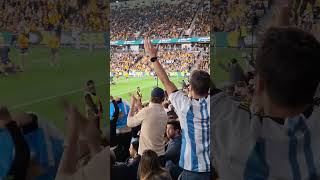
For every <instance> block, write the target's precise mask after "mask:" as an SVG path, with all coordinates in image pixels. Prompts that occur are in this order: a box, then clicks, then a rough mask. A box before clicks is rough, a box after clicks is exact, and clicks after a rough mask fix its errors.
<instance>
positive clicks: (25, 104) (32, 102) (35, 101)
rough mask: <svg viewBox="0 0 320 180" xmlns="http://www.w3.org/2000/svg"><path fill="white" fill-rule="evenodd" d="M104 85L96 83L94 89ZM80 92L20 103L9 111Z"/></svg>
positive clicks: (73, 91)
mask: <svg viewBox="0 0 320 180" xmlns="http://www.w3.org/2000/svg"><path fill="white" fill-rule="evenodd" d="M105 84H106V83H98V84H97V85H96V87H100V86H102V85H105ZM81 91H84V88H81V89H75V90H72V91H68V92H66V93H63V94H59V95H55V96H49V97H44V98H40V99H37V100H34V101H30V102H26V103H22V104H17V105H14V106H12V107H11V109H18V108H20V107H23V106H29V105H32V104H36V103H40V102H43V101H47V100H51V99H55V98H58V97H62V96H66V95H70V94H74V93H77V92H81Z"/></svg>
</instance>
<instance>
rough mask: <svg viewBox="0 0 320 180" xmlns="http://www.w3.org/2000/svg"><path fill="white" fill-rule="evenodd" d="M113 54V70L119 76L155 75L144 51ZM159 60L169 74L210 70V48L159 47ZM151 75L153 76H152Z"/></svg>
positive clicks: (204, 46) (120, 51)
mask: <svg viewBox="0 0 320 180" xmlns="http://www.w3.org/2000/svg"><path fill="white" fill-rule="evenodd" d="M113 51H114V52H113V53H112V54H111V65H110V67H111V70H112V72H113V73H115V74H116V75H117V76H121V75H125V74H127V73H133V72H144V73H147V74H149V75H152V74H153V72H154V71H153V70H152V67H151V65H150V63H149V62H148V59H147V58H146V57H144V52H143V51H138V52H131V51H129V52H127V51H123V50H118V51H117V50H113ZM159 60H160V62H161V63H162V64H163V66H164V68H165V69H166V70H167V71H168V72H186V73H187V72H190V70H191V68H192V67H193V66H195V64H196V65H197V66H199V68H201V69H203V70H206V71H208V69H209V47H208V45H206V44H204V45H201V44H200V45H199V44H194V45H193V46H192V47H190V48H182V49H181V47H180V48H179V49H178V48H173V46H172V45H160V46H159ZM150 73H151V74H150Z"/></svg>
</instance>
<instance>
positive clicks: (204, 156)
mask: <svg viewBox="0 0 320 180" xmlns="http://www.w3.org/2000/svg"><path fill="white" fill-rule="evenodd" d="M144 49H145V51H146V53H147V54H148V55H149V58H150V61H151V62H152V64H153V66H154V69H155V72H156V73H157V75H158V77H159V79H160V81H161V82H162V84H163V85H164V87H165V89H166V91H167V93H168V95H169V100H170V102H171V103H172V105H173V107H174V108H175V110H176V112H177V115H178V117H179V120H180V124H181V128H182V144H181V154H180V161H179V166H180V167H181V168H183V169H184V170H183V172H182V174H181V179H182V180H184V179H201V180H209V179H210V137H209V135H210V116H209V102H210V97H209V96H208V93H209V88H210V85H211V81H210V75H209V74H208V73H207V72H205V71H200V70H195V71H193V72H192V74H191V76H190V94H191V97H190V98H189V97H187V96H186V95H185V93H184V92H182V91H178V89H177V87H176V86H175V85H174V83H173V82H171V81H170V79H169V77H168V75H167V73H166V71H165V70H164V69H163V67H162V65H161V64H160V63H159V61H158V60H157V49H156V48H155V47H154V46H153V45H152V44H151V41H150V39H148V38H146V39H145V41H144Z"/></svg>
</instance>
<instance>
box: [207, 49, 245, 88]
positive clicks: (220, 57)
mask: <svg viewBox="0 0 320 180" xmlns="http://www.w3.org/2000/svg"><path fill="white" fill-rule="evenodd" d="M244 51H246V52H251V49H247V50H240V49H237V48H222V47H219V48H217V49H216V54H215V55H214V56H212V59H211V64H212V66H211V67H213V69H212V71H211V72H212V77H213V79H214V83H215V84H216V85H217V86H219V85H221V84H222V83H223V82H225V81H227V80H228V73H227V72H225V71H224V70H223V69H221V68H220V67H219V66H218V65H217V63H218V62H221V63H227V62H230V60H231V59H232V58H236V59H238V62H239V63H240V65H241V66H242V67H243V68H244V69H245V60H244V59H243V58H242V53H243V52H244Z"/></svg>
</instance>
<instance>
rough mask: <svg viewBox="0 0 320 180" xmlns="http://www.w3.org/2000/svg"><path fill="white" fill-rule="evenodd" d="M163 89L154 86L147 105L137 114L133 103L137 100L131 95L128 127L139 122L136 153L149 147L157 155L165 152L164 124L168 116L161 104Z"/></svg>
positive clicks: (140, 152)
mask: <svg viewBox="0 0 320 180" xmlns="http://www.w3.org/2000/svg"><path fill="white" fill-rule="evenodd" d="M164 96H165V95H164V91H163V89H161V88H159V87H156V88H154V89H153V90H152V92H151V100H150V103H149V106H147V107H145V108H143V109H141V110H140V111H139V112H138V113H137V114H134V112H135V107H136V106H135V104H136V103H138V100H137V99H136V98H135V97H134V96H132V98H131V107H130V112H129V115H128V120H127V125H128V127H136V126H139V125H140V124H141V133H140V140H139V142H140V145H139V149H138V154H140V155H142V153H143V151H145V150H147V149H150V150H153V151H155V152H156V153H157V154H158V156H161V155H164V154H165V139H164V136H163V135H164V133H165V132H166V124H167V121H168V116H167V113H166V111H165V110H164V108H163V106H162V102H163V101H164Z"/></svg>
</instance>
